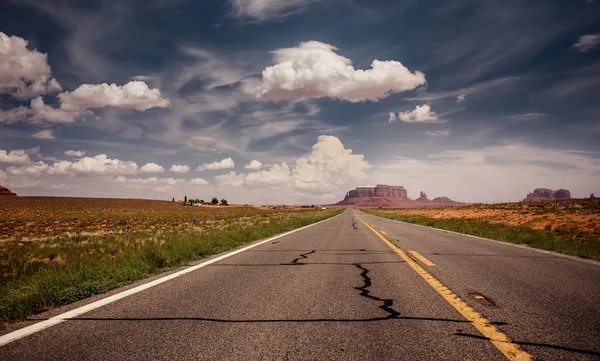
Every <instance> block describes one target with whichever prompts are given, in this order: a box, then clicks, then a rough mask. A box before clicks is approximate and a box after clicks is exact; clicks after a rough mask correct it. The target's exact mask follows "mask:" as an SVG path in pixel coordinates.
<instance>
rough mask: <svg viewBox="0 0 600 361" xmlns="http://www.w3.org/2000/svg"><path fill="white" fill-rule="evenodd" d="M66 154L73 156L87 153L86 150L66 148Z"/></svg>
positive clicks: (81, 155)
mask: <svg viewBox="0 0 600 361" xmlns="http://www.w3.org/2000/svg"><path fill="white" fill-rule="evenodd" d="M65 155H68V156H71V157H83V156H84V155H85V150H65Z"/></svg>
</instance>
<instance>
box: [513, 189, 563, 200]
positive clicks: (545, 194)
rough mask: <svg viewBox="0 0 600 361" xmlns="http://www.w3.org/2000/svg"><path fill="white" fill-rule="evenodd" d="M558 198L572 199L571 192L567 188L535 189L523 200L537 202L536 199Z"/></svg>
mask: <svg viewBox="0 0 600 361" xmlns="http://www.w3.org/2000/svg"><path fill="white" fill-rule="evenodd" d="M556 199H571V192H569V190H567V189H559V190H556V191H554V190H552V189H547V188H537V189H534V190H533V192H532V193H529V194H528V195H527V197H525V199H523V202H536V201H552V200H556Z"/></svg>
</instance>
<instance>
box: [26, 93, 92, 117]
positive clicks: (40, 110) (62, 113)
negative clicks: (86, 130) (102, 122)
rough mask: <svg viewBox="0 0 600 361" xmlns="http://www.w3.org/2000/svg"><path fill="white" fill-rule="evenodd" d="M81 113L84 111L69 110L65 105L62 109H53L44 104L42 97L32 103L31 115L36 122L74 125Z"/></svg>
mask: <svg viewBox="0 0 600 361" xmlns="http://www.w3.org/2000/svg"><path fill="white" fill-rule="evenodd" d="M81 112H82V109H79V108H69V107H67V106H63V105H61V106H60V108H53V107H51V106H49V105H46V104H44V100H43V99H42V97H37V98H35V99H33V100H32V101H31V113H32V114H33V118H34V119H35V120H47V121H49V122H52V123H72V122H74V121H75V118H77V116H79V115H80V114H81Z"/></svg>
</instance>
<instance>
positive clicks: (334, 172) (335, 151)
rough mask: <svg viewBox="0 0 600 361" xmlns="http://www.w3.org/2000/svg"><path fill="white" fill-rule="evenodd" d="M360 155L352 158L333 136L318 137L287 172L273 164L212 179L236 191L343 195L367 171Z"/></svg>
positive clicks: (348, 150)
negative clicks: (258, 189) (243, 187)
mask: <svg viewBox="0 0 600 361" xmlns="http://www.w3.org/2000/svg"><path fill="white" fill-rule="evenodd" d="M370 167H371V166H370V165H369V163H368V162H367V161H366V160H364V156H363V155H362V154H353V153H352V150H351V149H346V148H345V147H344V145H343V144H342V142H341V141H340V140H339V139H338V138H337V137H333V136H326V135H322V136H320V137H319V138H318V140H317V143H316V144H315V145H314V146H313V147H312V151H311V152H310V153H308V154H306V155H304V156H302V157H300V158H298V159H297V160H296V163H295V165H294V168H293V169H291V168H290V167H289V166H288V165H287V163H281V164H273V165H271V167H270V168H269V169H266V170H262V171H258V172H253V173H248V174H236V173H235V172H230V173H228V174H224V175H220V176H216V177H215V180H216V181H217V183H218V184H220V185H224V186H232V187H239V186H241V185H246V186H250V187H274V188H280V189H286V191H288V192H300V193H303V194H319V195H323V194H328V193H331V192H345V191H347V189H346V188H347V187H352V186H356V185H357V182H360V181H362V180H365V179H366V177H367V172H368V170H369V169H370Z"/></svg>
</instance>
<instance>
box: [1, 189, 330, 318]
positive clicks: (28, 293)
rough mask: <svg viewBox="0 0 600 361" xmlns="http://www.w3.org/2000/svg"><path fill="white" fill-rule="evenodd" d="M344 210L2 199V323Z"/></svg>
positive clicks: (23, 198) (69, 199)
mask: <svg viewBox="0 0 600 361" xmlns="http://www.w3.org/2000/svg"><path fill="white" fill-rule="evenodd" d="M340 212H341V211H340V210H315V209H295V210H294V209H255V208H251V207H223V208H212V207H206V208H204V207H184V206H182V205H181V204H179V203H172V202H168V201H152V200H127V199H91V198H90V199H85V198H51V197H19V198H13V197H6V198H2V199H0V276H1V277H0V295H1V296H0V321H2V322H6V321H10V320H14V319H22V318H25V317H27V316H29V315H31V314H33V313H36V312H40V311H43V310H46V309H50V308H52V307H56V306H59V305H64V304H67V303H70V302H74V301H77V300H80V299H83V298H86V297H89V296H92V295H94V294H98V293H102V292H106V291H108V290H110V289H113V288H116V287H119V286H122V285H125V284H128V283H131V282H133V281H135V280H139V279H143V278H146V277H148V276H150V275H152V274H155V273H158V272H161V271H164V270H168V269H172V268H174V267H178V266H182V265H185V264H186V263H188V262H190V261H193V260H196V259H199V258H202V257H206V256H209V255H212V254H215V253H219V252H223V251H226V250H229V249H232V248H235V247H238V246H240V245H242V244H244V243H248V242H251V241H254V240H258V239H261V238H265V237H268V236H271V235H274V234H277V233H281V232H285V231H288V230H291V229H294V228H298V227H301V226H304V225H307V224H310V223H314V222H317V221H320V220H323V219H326V218H328V217H331V216H333V215H335V214H338V213H340Z"/></svg>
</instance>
